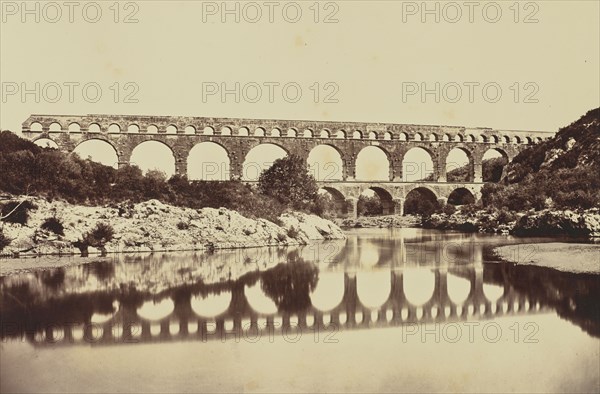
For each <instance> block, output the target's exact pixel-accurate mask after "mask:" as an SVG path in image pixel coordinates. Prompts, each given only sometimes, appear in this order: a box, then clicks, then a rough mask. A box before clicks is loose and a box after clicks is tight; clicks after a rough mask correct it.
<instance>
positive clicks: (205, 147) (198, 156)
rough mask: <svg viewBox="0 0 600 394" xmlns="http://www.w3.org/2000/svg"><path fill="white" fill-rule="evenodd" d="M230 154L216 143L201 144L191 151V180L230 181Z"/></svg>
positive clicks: (189, 163) (189, 155)
mask: <svg viewBox="0 0 600 394" xmlns="http://www.w3.org/2000/svg"><path fill="white" fill-rule="evenodd" d="M229 166H230V160H229V154H228V152H227V150H226V149H225V148H224V147H223V146H222V145H220V144H218V143H216V142H209V141H207V142H201V143H198V144H196V145H194V147H193V148H192V149H191V150H190V153H189V154H188V159H187V175H188V179H190V180H207V181H226V180H229Z"/></svg>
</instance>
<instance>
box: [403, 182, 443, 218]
mask: <svg viewBox="0 0 600 394" xmlns="http://www.w3.org/2000/svg"><path fill="white" fill-rule="evenodd" d="M438 208H439V203H438V196H437V195H436V193H435V192H434V191H433V190H432V189H431V188H429V187H427V186H418V187H415V188H414V189H411V190H410V191H409V192H408V193H406V197H405V200H404V214H405V215H411V214H412V215H423V214H425V215H429V214H431V213H433V212H435V211H436V210H437V209H438Z"/></svg>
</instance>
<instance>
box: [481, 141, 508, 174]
mask: <svg viewBox="0 0 600 394" xmlns="http://www.w3.org/2000/svg"><path fill="white" fill-rule="evenodd" d="M482 160H483V161H482V176H483V181H484V182H500V180H501V179H502V177H503V175H504V169H505V168H506V165H507V164H508V162H509V157H508V154H507V153H506V151H505V150H504V149H502V148H497V147H494V148H490V149H487V150H486V151H485V152H484V154H483V156H482Z"/></svg>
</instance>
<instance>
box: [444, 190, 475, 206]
mask: <svg viewBox="0 0 600 394" xmlns="http://www.w3.org/2000/svg"><path fill="white" fill-rule="evenodd" d="M473 203H475V196H473V193H471V191H470V190H469V189H466V188H464V187H459V188H458V189H454V190H453V191H452V193H450V195H449V196H448V204H452V205H465V204H473Z"/></svg>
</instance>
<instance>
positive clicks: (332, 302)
mask: <svg viewBox="0 0 600 394" xmlns="http://www.w3.org/2000/svg"><path fill="white" fill-rule="evenodd" d="M344 291H345V278H344V273H343V272H321V273H319V281H318V282H317V286H316V287H315V289H314V290H313V291H312V292H311V294H310V299H311V303H312V305H313V306H314V307H315V308H317V309H318V310H320V311H322V312H327V311H330V310H332V309H333V308H335V307H336V306H338V305H339V304H340V303H341V302H342V299H343V298H344Z"/></svg>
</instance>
